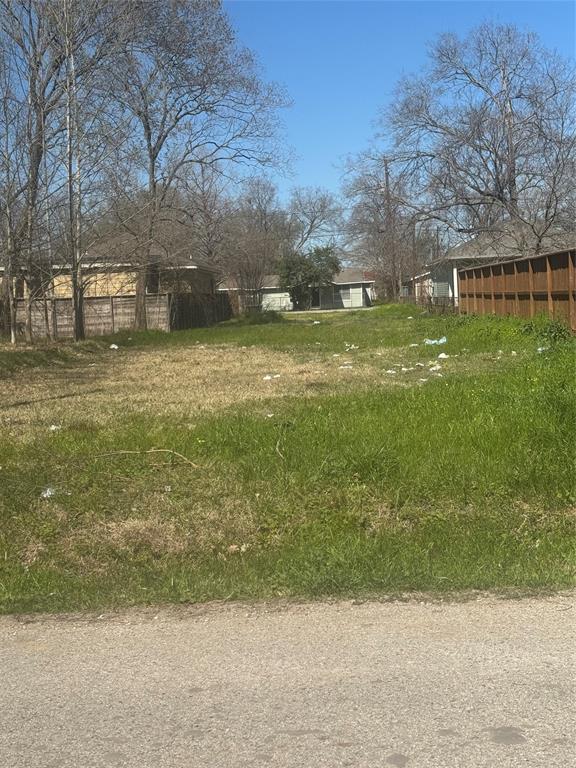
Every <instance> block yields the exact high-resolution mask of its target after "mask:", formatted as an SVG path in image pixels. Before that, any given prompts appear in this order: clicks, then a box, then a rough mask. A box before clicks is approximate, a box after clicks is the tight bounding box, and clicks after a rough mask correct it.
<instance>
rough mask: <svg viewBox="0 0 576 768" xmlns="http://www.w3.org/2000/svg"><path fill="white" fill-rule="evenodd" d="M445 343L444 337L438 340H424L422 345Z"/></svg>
mask: <svg viewBox="0 0 576 768" xmlns="http://www.w3.org/2000/svg"><path fill="white" fill-rule="evenodd" d="M447 341H448V339H447V338H446V336H442V337H441V338H440V339H424V344H428V345H430V344H446V342H447Z"/></svg>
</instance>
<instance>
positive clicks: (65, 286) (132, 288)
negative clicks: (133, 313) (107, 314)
mask: <svg viewBox="0 0 576 768" xmlns="http://www.w3.org/2000/svg"><path fill="white" fill-rule="evenodd" d="M84 283H85V289H84V295H85V296H131V295H133V294H134V293H135V292H136V272H94V273H93V274H91V275H88V276H87V275H84ZM52 289H53V295H54V296H55V297H56V298H58V299H69V298H70V297H71V296H72V278H71V277H70V275H56V277H54V279H53V280H52Z"/></svg>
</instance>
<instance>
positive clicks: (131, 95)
mask: <svg viewBox="0 0 576 768" xmlns="http://www.w3.org/2000/svg"><path fill="white" fill-rule="evenodd" d="M137 6H138V15H137V24H138V29H137V31H135V33H134V34H133V36H132V38H131V42H130V44H129V45H127V46H126V49H125V52H124V57H123V63H122V71H123V72H124V78H123V79H121V80H119V82H118V86H119V87H118V91H117V98H118V99H119V101H120V102H121V103H122V104H123V106H124V108H125V109H126V110H127V111H128V112H129V113H130V114H131V115H132V117H133V119H134V125H135V129H136V130H137V131H138V132H139V141H140V142H141V146H142V161H143V165H142V175H143V176H144V177H145V178H146V187H147V194H148V215H147V222H146V228H145V231H144V232H142V234H141V238H142V251H141V262H142V263H141V269H140V272H139V279H138V285H137V295H136V327H138V328H145V327H146V302H145V296H146V284H147V279H148V275H149V268H150V266H151V248H152V244H153V242H154V238H155V235H156V229H157V224H158V220H159V216H160V213H161V211H162V209H163V208H164V207H165V206H166V205H167V198H168V196H169V195H170V191H171V190H172V188H173V186H174V184H175V183H176V182H177V181H178V180H179V179H180V177H181V176H182V175H185V173H186V170H187V168H188V166H190V165H192V164H198V163H204V164H206V163H210V162H221V161H224V160H225V161H235V162H249V161H257V162H261V163H271V162H273V161H274V159H275V157H274V151H273V149H272V146H271V140H272V139H273V137H274V134H275V130H276V118H275V110H276V108H277V107H279V106H281V105H282V104H283V103H284V100H283V98H282V96H281V95H280V93H279V91H278V90H277V89H276V88H275V87H274V86H270V85H267V84H263V83H262V82H261V81H260V79H259V78H258V76H257V72H256V68H255V64H254V60H253V57H252V55H251V53H250V52H249V51H247V50H245V49H243V48H241V47H239V46H238V45H237V43H236V40H235V37H234V33H233V31H232V28H231V26H230V24H229V22H228V19H227V17H226V16H225V14H224V12H223V11H222V8H221V6H220V3H218V2H213V1H212V0H210V1H209V2H207V1H206V0H168V1H167V2H166V1H165V0H162V1H160V0H158V1H149V2H145V3H139V4H137ZM167 29H169V30H170V34H166V30H167Z"/></svg>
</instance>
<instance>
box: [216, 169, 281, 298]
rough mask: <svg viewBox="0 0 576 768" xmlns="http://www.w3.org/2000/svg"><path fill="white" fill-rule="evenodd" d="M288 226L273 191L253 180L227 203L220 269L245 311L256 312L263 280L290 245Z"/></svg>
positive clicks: (265, 181) (264, 182)
mask: <svg viewBox="0 0 576 768" xmlns="http://www.w3.org/2000/svg"><path fill="white" fill-rule="evenodd" d="M289 231H290V230H289V226H288V221H287V216H286V211H284V210H283V209H282V208H281V206H280V204H279V202H278V197H277V191H276V187H275V186H274V185H273V184H272V183H271V182H270V181H269V180H268V179H266V178H263V177H255V178H252V179H248V180H247V181H245V182H244V184H243V190H242V193H241V195H240V196H239V198H237V199H236V200H233V201H231V202H230V203H229V205H228V209H227V211H226V219H225V227H224V237H223V243H222V262H221V263H222V268H223V272H224V274H226V275H227V276H228V277H230V278H232V279H233V280H234V281H235V282H236V285H237V287H238V290H239V293H240V297H241V301H242V305H243V308H244V309H259V308H260V306H261V303H262V288H263V287H264V278H265V277H266V275H269V274H271V273H273V272H274V271H275V270H276V269H277V267H278V263H279V260H280V258H281V257H282V255H283V253H284V252H285V250H286V248H287V246H288V244H289V242H290V237H289Z"/></svg>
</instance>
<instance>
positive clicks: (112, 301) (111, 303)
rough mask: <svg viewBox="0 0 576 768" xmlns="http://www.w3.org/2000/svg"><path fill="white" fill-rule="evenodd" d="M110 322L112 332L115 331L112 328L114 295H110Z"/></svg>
mask: <svg viewBox="0 0 576 768" xmlns="http://www.w3.org/2000/svg"><path fill="white" fill-rule="evenodd" d="M110 324H111V325H112V333H115V328H114V296H110Z"/></svg>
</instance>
